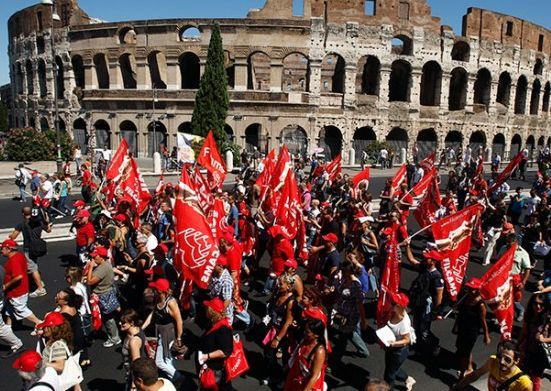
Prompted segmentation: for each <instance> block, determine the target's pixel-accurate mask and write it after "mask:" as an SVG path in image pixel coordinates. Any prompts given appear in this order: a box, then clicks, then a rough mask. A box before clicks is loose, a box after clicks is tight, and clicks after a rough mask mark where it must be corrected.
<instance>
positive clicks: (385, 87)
mask: <svg viewBox="0 0 551 391" xmlns="http://www.w3.org/2000/svg"><path fill="white" fill-rule="evenodd" d="M390 73H391V69H390V67H388V66H381V81H380V84H379V108H380V109H383V108H388V92H389V84H390Z"/></svg>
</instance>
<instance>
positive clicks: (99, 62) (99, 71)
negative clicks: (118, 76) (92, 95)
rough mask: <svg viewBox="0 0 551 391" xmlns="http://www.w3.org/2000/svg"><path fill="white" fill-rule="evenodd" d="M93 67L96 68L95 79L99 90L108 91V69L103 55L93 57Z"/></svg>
mask: <svg viewBox="0 0 551 391" xmlns="http://www.w3.org/2000/svg"><path fill="white" fill-rule="evenodd" d="M94 66H95V68H96V78H97V82H98V88H99V89H105V90H108V89H109V69H108V68H107V60H106V58H105V54H103V53H99V54H96V55H95V56H94Z"/></svg>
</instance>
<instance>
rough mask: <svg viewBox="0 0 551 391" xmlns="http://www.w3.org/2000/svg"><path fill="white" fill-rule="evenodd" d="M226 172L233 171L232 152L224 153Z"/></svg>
mask: <svg viewBox="0 0 551 391" xmlns="http://www.w3.org/2000/svg"><path fill="white" fill-rule="evenodd" d="M226 171H227V172H232V171H233V152H232V151H226Z"/></svg>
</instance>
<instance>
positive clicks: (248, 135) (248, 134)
mask: <svg viewBox="0 0 551 391" xmlns="http://www.w3.org/2000/svg"><path fill="white" fill-rule="evenodd" d="M261 134H262V125H261V124H259V123H254V124H251V125H249V126H247V128H246V129H245V148H246V149H247V150H248V151H253V150H254V148H255V147H256V148H257V149H260V135H261Z"/></svg>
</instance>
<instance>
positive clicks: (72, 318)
mask: <svg viewBox="0 0 551 391" xmlns="http://www.w3.org/2000/svg"><path fill="white" fill-rule="evenodd" d="M55 303H56V305H57V309H59V312H61V314H62V315H63V316H64V317H65V319H67V322H69V325H70V326H71V331H72V332H73V342H74V343H73V345H74V349H73V350H74V352H75V353H76V352H80V366H81V367H82V368H85V367H88V366H90V365H91V362H90V357H89V355H88V346H87V343H86V338H85V336H84V331H83V330H82V321H81V319H80V315H79V313H78V308H80V306H81V305H82V296H79V295H77V294H76V293H75V292H74V291H73V290H72V289H71V288H65V289H63V290H60V291H59V292H57V294H56V296H55Z"/></svg>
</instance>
